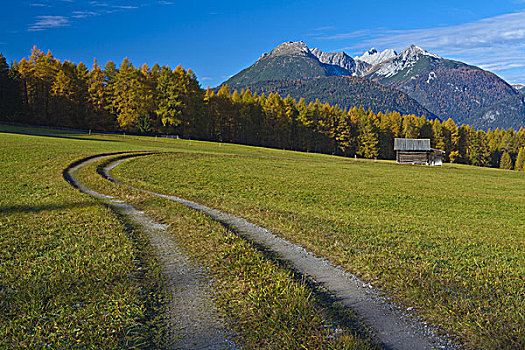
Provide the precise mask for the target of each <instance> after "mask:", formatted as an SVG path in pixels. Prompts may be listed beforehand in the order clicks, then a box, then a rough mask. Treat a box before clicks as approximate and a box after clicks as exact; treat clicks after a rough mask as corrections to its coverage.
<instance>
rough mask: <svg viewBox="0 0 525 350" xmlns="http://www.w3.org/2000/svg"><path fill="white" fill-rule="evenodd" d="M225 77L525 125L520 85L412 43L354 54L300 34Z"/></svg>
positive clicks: (267, 88) (346, 100)
mask: <svg viewBox="0 0 525 350" xmlns="http://www.w3.org/2000/svg"><path fill="white" fill-rule="evenodd" d="M349 77H352V79H349ZM328 78H329V79H328ZM224 84H228V85H229V86H230V87H232V88H235V89H240V88H246V87H248V86H249V87H250V89H252V90H254V91H258V92H278V93H279V94H284V95H285V96H286V95H287V94H290V95H291V96H292V97H294V98H299V97H304V98H305V99H306V100H309V101H313V100H315V99H319V100H320V101H321V102H329V103H330V104H338V105H339V106H341V107H353V106H359V105H363V107H365V108H372V109H373V110H374V111H376V112H377V111H386V110H397V111H399V112H401V113H409V114H421V113H423V114H425V115H426V116H427V117H429V118H432V117H439V118H440V119H442V120H446V119H448V118H452V119H454V121H455V122H456V123H457V124H462V123H465V124H469V125H471V126H474V127H476V128H483V129H488V128H496V127H503V128H509V127H514V128H515V129H519V127H521V126H525V100H524V98H523V95H522V93H523V92H524V90H525V86H524V85H516V86H511V85H509V84H508V83H507V82H505V81H504V80H503V79H501V78H500V77H498V76H497V75H495V74H493V73H491V72H488V71H486V70H483V69H481V68H478V67H475V66H472V65H468V64H465V63H462V62H458V61H454V60H449V59H445V58H442V57H439V56H438V55H435V54H432V53H430V52H428V51H425V50H423V49H421V48H419V47H417V46H415V45H411V46H409V47H407V48H406V49H404V50H403V51H401V52H400V53H397V52H396V51H394V50H390V49H389V50H384V51H382V52H379V51H377V50H375V49H371V50H370V51H367V52H365V53H364V54H363V55H361V56H355V57H354V58H352V57H350V56H349V55H347V54H346V53H344V52H338V53H327V52H323V51H321V50H320V49H317V48H314V49H310V48H308V46H307V45H306V44H305V43H304V42H302V41H297V42H285V43H282V44H281V45H279V46H277V47H276V48H275V49H274V50H272V51H271V52H270V53H266V54H264V55H262V56H261V57H260V58H259V60H257V62H255V63H254V64H253V65H252V66H250V67H248V68H247V69H244V70H243V71H241V72H239V73H238V74H236V75H234V76H233V77H231V78H230V79H228V80H227V81H226V82H225V83H224ZM375 84H381V85H382V87H381V88H379V87H378V85H375ZM400 93H401V94H400ZM394 108H395V109H394Z"/></svg>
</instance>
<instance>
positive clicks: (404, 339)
mask: <svg viewBox="0 0 525 350" xmlns="http://www.w3.org/2000/svg"><path fill="white" fill-rule="evenodd" d="M139 155H140V154H129V155H126V156H122V157H119V159H118V160H115V161H114V162H112V163H111V164H109V165H108V166H107V167H106V168H105V169H104V173H103V176H104V177H105V178H106V179H108V180H110V181H112V182H114V183H116V184H118V185H121V186H126V187H128V188H131V189H134V190H137V191H141V192H143V193H148V194H150V195H154V196H157V197H161V198H164V199H167V200H171V201H175V202H177V203H181V204H183V205H185V206H187V207H190V208H193V209H195V210H198V211H201V212H203V213H204V214H206V215H208V216H209V217H211V218H213V219H214V220H216V221H218V222H220V223H222V224H223V225H225V226H227V227H228V228H230V229H231V230H233V231H235V232H237V233H238V234H240V235H241V236H242V237H243V238H245V239H247V240H249V241H251V242H253V243H256V244H258V245H261V246H263V247H265V248H266V249H268V250H270V251H271V252H274V253H276V254H277V255H278V256H279V257H280V258H282V259H283V260H285V261H287V262H288V263H289V264H290V265H291V266H292V267H293V268H294V269H295V270H296V271H297V272H299V273H300V274H302V275H304V276H305V277H307V278H309V279H311V280H313V281H315V282H316V283H319V284H321V285H323V286H324V287H325V288H326V289H328V290H329V291H330V292H331V293H332V294H333V295H334V297H335V298H336V299H337V300H339V301H340V302H341V303H343V304H344V305H345V306H347V307H349V308H350V309H351V310H352V311H354V312H355V313H356V314H357V315H358V317H359V319H360V321H361V322H362V323H363V324H364V325H366V327H367V328H369V329H370V330H371V331H372V333H373V334H374V336H375V337H376V339H377V340H378V341H379V343H380V344H381V345H382V346H383V347H384V348H386V349H400V350H405V349H406V350H414V349H422V350H426V349H457V348H458V346H456V345H454V344H453V343H451V342H450V341H449V340H448V339H446V338H444V337H441V336H437V335H436V334H435V333H434V332H433V331H432V330H431V328H430V327H428V326H427V325H426V324H425V323H423V322H421V321H418V320H417V318H413V317H410V315H408V314H407V313H405V312H404V310H400V309H399V308H398V307H396V306H394V305H393V304H391V303H389V302H387V301H386V300H385V298H383V297H382V296H380V293H379V291H377V290H376V289H375V288H372V286H370V285H369V284H367V283H365V282H363V281H361V280H360V279H358V278H357V277H356V276H354V275H351V274H348V273H346V272H344V270H343V269H342V268H341V267H336V266H333V265H332V264H330V263H329V262H328V261H327V260H325V259H322V258H319V257H316V256H314V255H313V254H312V253H310V252H308V251H306V250H305V249H303V248H302V247H300V246H298V245H296V244H293V243H290V242H288V241H286V240H284V239H282V238H280V237H277V236H275V235H274V234H272V233H271V232H270V231H269V230H267V229H265V228H262V227H260V226H257V225H255V224H252V223H249V222H247V221H246V220H245V219H243V218H240V217H237V216H234V215H231V214H227V213H224V212H221V211H219V210H216V209H212V208H209V207H207V206H204V205H201V204H199V203H196V202H193V201H189V200H185V199H183V198H179V197H176V196H170V195H165V194H159V193H155V192H152V191H148V190H143V189H140V188H136V187H133V186H130V185H126V184H123V183H122V182H120V181H118V180H116V179H114V178H112V177H111V175H110V171H111V170H112V169H113V168H115V167H116V166H118V165H119V164H120V163H121V162H123V161H125V160H127V159H129V158H132V157H137V156H139ZM108 157H110V156H108V155H105V156H101V157H97V158H94V159H93V160H92V161H95V160H100V159H102V158H108ZM82 165H85V164H84V163H83V164H82ZM77 182H78V181H77ZM81 190H83V191H84V192H86V193H90V194H92V195H95V194H94V193H93V191H91V190H89V189H86V188H84V189H82V188H81ZM95 193H96V192H95ZM97 195H98V196H101V197H99V198H103V199H106V200H108V198H107V196H104V195H101V194H97ZM114 205H116V206H117V207H118V205H122V204H118V203H115V204H114ZM117 210H118V209H117ZM141 215H143V214H141ZM153 244H154V245H155V246H156V249H158V251H159V254H166V255H165V256H164V257H163V258H162V260H163V261H164V263H165V264H167V265H169V266H172V267H174V265H175V264H176V260H174V259H173V258H172V257H170V256H169V250H170V249H167V248H164V249H163V248H162V247H161V245H163V244H164V243H163V242H162V240H160V241H159V242H158V243H156V244H155V243H153ZM219 333H220V332H219ZM219 339H223V341H224V339H225V338H224V337H223V338H220V337H219V338H217V341H219ZM223 344H227V340H226V343H223Z"/></svg>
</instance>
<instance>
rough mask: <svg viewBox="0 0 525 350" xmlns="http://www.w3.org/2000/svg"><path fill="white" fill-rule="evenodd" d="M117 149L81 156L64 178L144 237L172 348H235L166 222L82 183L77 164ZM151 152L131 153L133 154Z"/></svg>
mask: <svg viewBox="0 0 525 350" xmlns="http://www.w3.org/2000/svg"><path fill="white" fill-rule="evenodd" d="M117 154H121V153H113V154H104V155H99V156H95V157H90V158H86V159H83V160H81V161H78V162H75V163H73V164H71V165H70V166H69V167H68V168H67V169H66V170H64V173H63V175H64V178H65V179H66V180H67V181H68V182H69V183H70V184H71V185H72V186H74V187H76V188H78V189H79V190H80V191H82V192H84V193H87V194H89V195H91V196H93V197H96V198H99V199H101V200H103V201H104V203H106V204H107V205H109V206H110V207H111V208H112V209H113V210H115V211H116V212H117V213H119V214H121V215H123V216H125V217H126V218H128V219H130V220H131V222H133V224H134V225H136V226H137V227H139V228H140V230H141V231H142V232H143V233H144V234H145V235H146V236H147V237H148V239H149V242H150V244H151V245H152V246H153V248H154V249H155V252H156V256H157V259H158V260H159V262H160V263H161V266H162V274H163V277H164V278H165V286H166V291H167V293H168V295H169V296H170V300H169V301H168V305H167V307H166V314H165V317H164V319H165V322H166V324H167V326H168V327H167V328H168V337H169V339H168V343H169V347H170V348H173V349H210V350H211V349H237V348H239V347H238V346H237V345H236V344H235V343H234V342H232V341H231V340H230V339H231V338H233V335H232V334H229V333H228V331H227V330H226V327H225V324H224V320H223V319H222V318H221V317H220V314H219V312H218V310H217V308H216V306H215V303H214V301H213V299H212V296H211V295H212V291H211V287H210V281H209V278H208V276H207V275H206V273H205V271H203V269H201V268H199V267H198V266H195V264H194V263H193V262H192V261H191V260H190V259H188V258H187V257H186V255H185V254H184V253H183V252H182V250H181V249H180V248H179V247H178V245H177V242H176V241H175V240H174V236H173V235H172V234H169V233H168V232H166V228H167V226H165V225H161V224H158V223H156V222H154V221H153V220H152V219H151V218H149V217H148V216H147V215H145V214H144V212H142V211H139V210H137V209H135V208H134V207H133V206H131V205H127V204H126V203H124V202H123V201H121V200H118V199H115V198H113V197H111V196H107V195H105V194H102V193H98V192H96V191H94V190H92V189H90V188H88V187H86V186H85V185H83V184H82V183H81V182H80V181H79V179H78V177H77V172H78V170H79V169H80V168H82V167H84V166H86V165H88V164H90V163H93V162H96V161H99V160H102V159H105V158H108V157H113V156H115V155H117ZM147 154H151V153H140V154H134V156H135V157H136V156H139V155H147Z"/></svg>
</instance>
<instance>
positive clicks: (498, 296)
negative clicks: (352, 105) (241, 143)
mask: <svg viewBox="0 0 525 350" xmlns="http://www.w3.org/2000/svg"><path fill="white" fill-rule="evenodd" d="M228 147H229V146H228ZM228 147H226V149H228ZM223 150H224V149H223ZM221 153H222V152H221ZM298 156H299V157H300V158H296V157H298ZM144 169H148V171H144ZM114 174H115V175H116V176H117V177H119V178H120V179H122V180H124V181H125V182H129V183H132V184H135V185H137V186H139V187H144V188H149V189H153V190H155V191H158V192H164V193H169V194H176V195H180V196H183V197H185V198H188V199H193V200H196V201H200V202H203V203H206V204H208V205H210V206H214V207H217V208H221V209H224V210H227V211H230V212H234V213H238V214H239V215H242V216H244V217H246V218H248V219H250V220H252V221H255V222H257V223H259V224H261V225H264V226H266V227H269V228H271V229H273V230H274V231H276V232H278V233H279V234H280V235H282V236H283V237H286V238H288V239H290V240H292V241H294V242H297V243H299V244H301V245H303V246H304V247H305V248H306V249H309V250H312V251H314V252H316V253H317V254H319V255H323V256H326V257H328V258H329V259H330V260H331V261H333V262H334V263H336V264H340V265H342V266H344V267H345V268H346V269H348V270H349V271H351V272H354V273H357V274H359V275H360V276H362V277H364V278H366V279H369V280H370V281H372V282H373V283H374V284H376V285H378V286H380V287H382V288H384V289H385V290H387V291H388V292H389V294H390V295H393V296H395V299H396V300H397V301H398V302H400V303H402V304H403V305H405V307H414V310H416V312H417V313H418V314H420V315H423V316H425V317H426V318H427V319H429V320H432V321H433V322H435V323H436V324H438V325H440V326H441V327H443V328H444V329H445V330H446V331H448V332H451V333H455V334H459V335H460V336H461V337H462V339H463V340H464V341H465V342H466V343H467V344H469V345H470V346H475V347H481V348H486V349H504V348H506V349H514V348H520V347H523V346H525V318H524V314H523V301H524V297H525V287H524V286H525V283H524V276H525V254H524V251H523V247H525V224H524V223H525V192H524V191H523V188H525V174H523V173H519V172H508V171H500V170H493V169H482V168H474V167H468V166H445V167H442V168H430V167H420V166H400V165H395V164H393V163H390V162H372V161H370V162H368V161H367V162H365V161H353V160H348V159H341V158H335V157H328V156H319V155H311V156H308V157H306V156H305V155H298V154H297V153H292V152H284V151H283V152H281V153H279V152H277V151H272V153H267V152H266V151H265V150H262V149H261V150H259V153H255V154H251V155H246V154H244V155H242V156H239V155H225V154H199V153H195V154H188V153H179V154H171V155H158V156H152V157H148V158H141V159H135V160H132V161H129V162H127V163H125V164H123V165H121V166H120V167H119V168H117V169H115V171H114Z"/></svg>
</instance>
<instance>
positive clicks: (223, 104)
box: [0, 47, 525, 170]
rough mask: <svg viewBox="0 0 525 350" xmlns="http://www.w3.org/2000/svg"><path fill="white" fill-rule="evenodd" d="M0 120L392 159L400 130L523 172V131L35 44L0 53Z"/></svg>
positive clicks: (452, 156)
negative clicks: (67, 55) (348, 104)
mask: <svg viewBox="0 0 525 350" xmlns="http://www.w3.org/2000/svg"><path fill="white" fill-rule="evenodd" d="M0 119H1V120H4V121H11V122H20V123H28V124H36V125H47V126H60V127H71V128H82V129H93V130H98V131H127V132H139V133H145V134H154V133H155V134H158V133H163V134H164V133H165V134H173V135H179V136H181V137H184V138H192V139H201V140H210V141H220V142H232V143H241V144H246V145H253V146H265V147H273V148H281V149H290V150H298V151H308V152H318V153H326V154H335V155H342V156H351V157H353V156H354V155H357V156H359V157H364V158H376V157H377V158H382V159H394V158H395V154H394V149H393V140H394V138H396V137H406V138H430V139H431V144H432V146H433V147H435V148H438V149H441V150H444V151H445V152H446V153H445V159H444V160H445V161H449V162H454V163H463V164H471V165H476V166H486V167H500V168H504V169H516V170H524V163H525V129H524V128H523V127H522V128H520V130H519V131H515V130H513V129H512V128H510V129H507V130H503V129H496V130H488V131H487V132H485V131H484V130H476V129H475V128H472V127H470V126H468V125H461V126H458V125H456V124H455V123H454V121H453V120H452V119H448V120H446V121H443V122H441V121H440V120H438V119H434V120H428V119H427V118H425V116H416V115H401V114H400V113H398V112H395V111H392V112H390V111H387V112H378V113H374V112H373V111H372V110H365V109H364V108H362V107H357V106H356V107H353V108H350V109H342V108H340V107H338V106H337V105H330V104H328V103H321V102H320V101H319V100H317V101H315V102H310V103H306V102H305V100H304V99H299V100H296V99H293V98H291V97H290V96H288V97H286V98H283V97H281V96H280V95H278V94H274V93H270V94H268V95H266V94H264V93H263V94H260V95H258V94H257V93H252V92H251V91H250V90H249V89H246V90H241V91H237V90H235V91H230V90H229V88H228V86H222V87H221V88H220V89H217V90H216V91H213V90H211V89H210V88H208V89H207V90H204V89H202V88H201V86H200V84H199V82H198V80H197V77H196V75H195V74H194V73H193V72H192V70H191V69H188V70H186V69H184V68H182V67H181V66H178V67H176V68H175V69H171V68H170V67H169V66H160V65H158V64H155V65H153V67H151V68H149V67H148V66H147V65H146V64H144V65H142V66H140V67H134V66H133V64H132V63H131V62H130V61H129V59H127V58H125V59H124V60H123V61H122V63H121V64H120V66H118V67H117V65H116V64H115V63H114V62H112V61H108V62H107V63H106V65H105V66H104V67H103V68H102V67H101V66H99V65H98V63H97V61H96V60H95V62H94V64H93V66H92V68H91V70H89V69H88V68H87V67H86V66H85V65H84V64H83V63H79V64H75V63H72V62H70V61H67V60H66V61H64V62H61V61H60V60H58V59H56V58H54V57H53V55H52V54H51V52H47V54H46V53H44V52H42V51H41V50H39V49H38V48H36V47H34V48H33V49H32V51H31V54H30V55H29V57H27V58H23V59H22V60H20V61H19V62H17V61H15V62H13V63H12V64H11V65H8V63H7V62H6V59H5V58H4V56H3V55H1V54H0Z"/></svg>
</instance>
